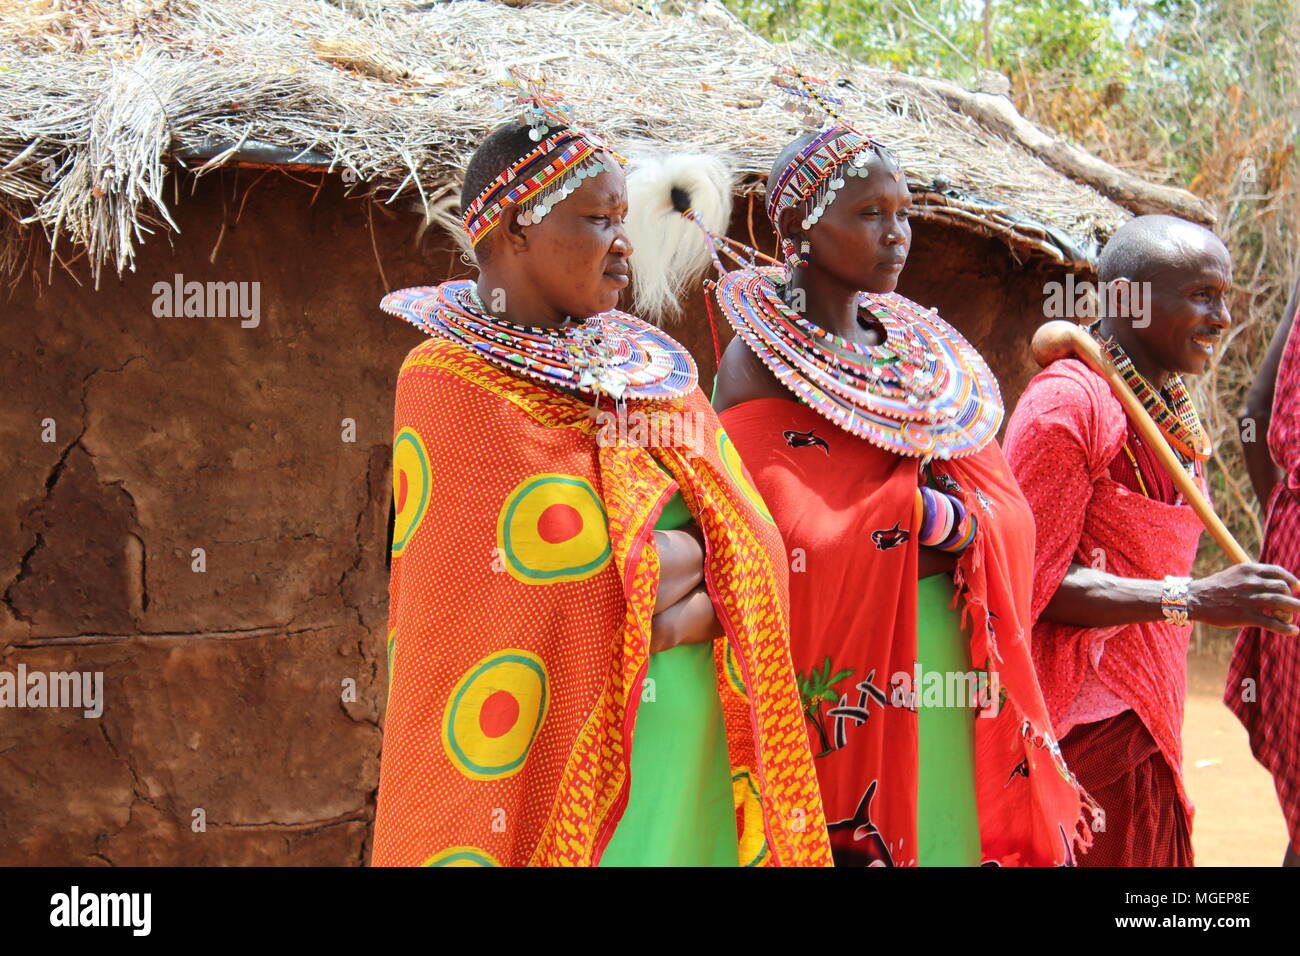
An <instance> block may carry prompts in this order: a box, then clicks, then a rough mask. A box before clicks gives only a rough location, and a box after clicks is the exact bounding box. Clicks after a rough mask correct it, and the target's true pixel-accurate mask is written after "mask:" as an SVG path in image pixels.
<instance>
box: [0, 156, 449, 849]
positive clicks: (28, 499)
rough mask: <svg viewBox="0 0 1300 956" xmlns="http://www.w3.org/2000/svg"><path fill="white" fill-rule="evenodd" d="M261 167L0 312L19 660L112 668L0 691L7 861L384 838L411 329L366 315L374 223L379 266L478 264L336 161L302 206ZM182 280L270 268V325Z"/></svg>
mask: <svg viewBox="0 0 1300 956" xmlns="http://www.w3.org/2000/svg"><path fill="white" fill-rule="evenodd" d="M259 175H260V172H258V171H249V170H242V171H238V172H236V171H235V170H226V171H222V172H220V173H216V174H213V175H211V176H209V177H205V178H204V179H202V180H200V181H199V183H198V186H197V189H196V191H195V193H194V195H192V196H190V195H186V196H185V197H184V198H183V200H182V202H181V203H180V204H179V206H178V207H177V212H176V214H177V215H178V217H179V218H178V223H179V225H180V227H181V230H182V231H181V233H180V234H179V235H172V236H168V235H156V236H154V237H153V238H152V239H151V240H150V241H149V242H148V243H147V245H146V246H145V247H144V249H143V251H142V256H141V258H140V262H139V267H138V271H137V272H135V273H134V274H131V273H128V274H126V275H125V276H123V277H122V278H121V279H120V280H119V279H117V278H115V277H112V278H110V277H109V276H108V275H106V276H105V279H104V282H103V285H102V287H101V289H100V290H99V291H98V292H96V291H94V290H93V289H92V288H91V286H90V284H89V282H87V280H86V279H85V277H84V274H83V275H82V282H83V283H84V284H82V285H78V284H77V283H76V282H74V281H73V280H72V279H70V278H69V277H68V276H67V275H66V273H64V272H63V271H62V270H60V269H57V268H56V269H55V271H54V274H53V281H52V282H51V284H50V285H48V286H45V276H46V272H45V263H44V262H43V261H40V260H38V262H37V263H36V268H37V269H38V270H39V271H40V274H41V282H40V285H41V294H39V295H38V294H37V285H36V283H35V282H34V281H33V279H32V277H31V275H30V274H29V275H28V276H26V277H25V278H24V279H23V281H22V282H21V284H20V285H19V287H18V288H17V290H16V293H15V295H14V296H13V297H12V298H11V299H10V300H9V301H7V302H5V303H4V304H3V305H2V306H0V313H2V314H3V320H2V321H0V325H2V327H3V329H4V336H3V348H2V350H0V362H2V369H0V379H2V380H3V382H4V392H5V395H6V400H5V401H4V402H3V404H0V433H3V435H4V436H5V438H4V447H5V449H6V451H7V452H8V454H7V455H5V456H4V458H3V459H2V460H0V487H2V488H3V489H4V493H5V494H4V497H5V499H6V501H7V502H8V503H9V506H8V507H6V508H3V509H0V594H2V595H3V601H2V602H0V670H5V671H9V672H11V673H14V672H16V671H17V669H18V666H19V665H20V664H23V665H25V666H26V668H27V670H28V672H32V671H92V672H93V671H98V672H102V674H103V686H104V691H103V696H104V705H103V714H102V716H101V717H99V718H98V719H95V718H85V717H83V716H82V713H81V712H80V711H77V712H73V711H71V710H68V709H50V708H31V709H12V708H6V709H3V710H0V807H2V808H3V813H0V864H38V863H39V864H85V863H90V864H93V863H96V862H98V863H103V864H107V863H109V862H111V863H114V864H119V865H121V864H135V865H140V864H162V863H205V864H207V863H222V864H257V863H293V864H347V863H358V862H361V861H362V860H363V859H364V858H365V856H366V853H367V850H366V845H367V841H368V834H369V828H370V821H371V819H372V816H373V806H374V792H375V790H376V787H377V781H378V765H379V747H380V732H379V722H380V719H381V711H382V707H383V701H384V696H385V693H386V683H385V682H386V664H385V653H386V648H385V639H384V638H385V630H386V614H387V594H386V586H387V572H386V570H385V566H384V557H385V556H384V548H385V523H386V520H387V517H388V501H389V488H390V487H391V486H390V478H389V467H390V440H391V430H392V421H393V406H392V399H393V389H394V385H395V382H396V377H397V371H398V366H399V364H400V362H401V359H402V357H403V355H404V354H405V353H406V352H407V351H408V350H409V349H410V348H412V347H413V346H414V345H416V344H417V343H418V342H419V341H420V340H421V334H420V333H419V332H418V331H417V330H416V329H414V328H411V327H409V326H406V325H404V324H403V323H401V322H398V321H397V320H394V319H391V318H388V317H386V316H384V315H383V314H382V313H380V312H379V311H378V310H377V308H376V303H377V302H378V300H379V298H380V296H381V295H382V293H383V292H384V291H386V290H385V283H384V281H383V280H381V278H380V274H379V269H378V267H377V265H376V253H375V249H374V248H372V242H371V233H370V226H369V223H370V222H371V221H372V222H373V225H374V245H375V247H376V248H377V249H378V253H379V256H380V258H381V259H382V262H383V268H384V271H385V273H386V275H387V282H388V284H389V285H390V286H393V287H396V286H401V285H414V284H418V283H420V282H424V281H428V280H429V279H430V277H438V278H441V277H445V276H447V275H449V274H451V273H452V272H453V270H455V269H456V268H462V269H463V266H461V265H460V264H459V263H458V262H457V261H456V259H455V257H454V256H453V254H452V252H451V251H450V248H449V245H448V244H446V243H442V244H439V243H438V242H436V241H435V242H431V243H429V244H428V245H427V246H426V248H425V249H424V250H423V251H420V250H417V249H416V247H415V246H414V244H413V235H414V232H415V224H416V222H417V220H416V217H415V216H414V214H413V213H396V214H393V215H392V216H391V218H390V216H389V215H385V214H384V212H382V211H380V210H377V209H373V210H370V211H369V215H368V214H367V208H366V206H367V203H365V202H364V201H360V200H356V199H346V198H344V196H343V192H342V189H343V187H342V185H341V184H340V183H339V182H338V181H337V179H332V180H327V181H326V182H325V184H324V186H323V188H322V189H321V191H320V193H319V195H317V196H316V197H315V199H314V201H313V194H312V192H311V191H310V190H307V189H304V188H303V186H301V185H299V184H298V183H296V182H293V181H292V180H290V179H288V178H286V177H284V176H282V175H280V174H279V173H271V174H270V175H267V176H266V177H265V178H264V179H262V180H261V181H260V182H259V183H258V184H257V185H256V186H252V183H253V181H254V180H256V179H257V177H258V176H259ZM250 186H252V188H251V189H250V188H249V187H250ZM223 229H224V234H223ZM61 255H63V256H64V258H65V259H66V258H68V252H67V250H66V249H64V250H61ZM177 274H180V275H182V276H183V277H184V281H186V282H189V281H197V282H201V283H206V282H209V281H212V282H222V283H225V282H231V281H234V282H250V283H259V284H260V286H259V289H260V302H259V305H260V322H259V323H258V324H257V325H256V327H247V328H246V327H243V326H242V324H241V319H240V318H238V317H228V318H221V317H211V316H210V317H204V318H199V317H185V316H183V315H182V316H174V317H166V316H158V315H156V314H155V308H154V303H155V300H156V295H155V292H154V284H155V283H156V282H160V281H161V282H166V283H172V282H173V281H174V276H175V275H177ZM349 419H350V420H351V422H352V423H353V427H354V429H355V434H354V435H350V434H349V433H348V432H349V425H348V423H347V422H346V421H345V420H349ZM49 421H52V422H53V425H54V439H55V440H53V441H43V440H42V437H47V436H48V431H47V430H46V429H47V426H46V425H43V424H42V423H43V422H45V423H47V424H48V422H49ZM43 432H44V433H45V434H44V435H43ZM350 438H353V439H354V440H348V439H350ZM196 549H202V550H201V552H200V551H197V550H196ZM349 682H351V683H349Z"/></svg>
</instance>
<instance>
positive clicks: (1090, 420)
mask: <svg viewBox="0 0 1300 956" xmlns="http://www.w3.org/2000/svg"><path fill="white" fill-rule="evenodd" d="M1126 431H1127V420H1126V418H1125V415H1124V408H1123V406H1122V405H1120V403H1119V399H1117V398H1115V396H1114V395H1113V394H1112V393H1111V391H1110V388H1109V386H1107V384H1106V381H1105V379H1103V378H1102V377H1101V376H1100V375H1098V374H1096V373H1095V372H1093V371H1092V370H1091V369H1089V368H1088V367H1087V366H1086V365H1084V364H1083V363H1082V362H1080V361H1078V360H1077V359H1065V360H1062V361H1059V362H1054V363H1052V365H1050V366H1048V367H1047V368H1046V369H1044V370H1043V371H1042V372H1040V373H1038V375H1036V376H1035V377H1034V378H1033V380H1032V381H1031V382H1030V383H1029V385H1028V387H1027V388H1026V389H1025V392H1024V394H1023V395H1021V397H1020V403H1019V404H1018V405H1017V406H1016V410H1015V412H1014V413H1013V414H1012V416H1011V420H1010V421H1009V422H1008V423H1007V435H1006V451H1007V461H1008V462H1009V463H1010V465H1011V470H1012V471H1013V472H1014V473H1015V476H1016V478H1017V479H1018V480H1019V482H1020V487H1021V489H1022V490H1023V491H1024V494H1025V498H1026V499H1027V500H1028V501H1029V506H1030V508H1032V509H1033V512H1034V519H1035V523H1036V524H1037V526H1038V543H1037V547H1036V549H1035V556H1034V600H1033V617H1032V620H1033V621H1035V622H1036V623H1035V624H1034V631H1033V647H1034V666H1035V667H1036V668H1037V670H1038V676H1039V681H1040V682H1041V684H1042V687H1043V697H1044V699H1045V700H1046V701H1047V709H1048V711H1049V712H1050V713H1051V716H1052V722H1053V725H1054V726H1055V728H1056V732H1057V733H1058V734H1059V735H1061V736H1064V734H1065V733H1066V732H1067V731H1068V730H1069V728H1068V727H1065V726H1063V720H1064V718H1065V716H1066V714H1067V713H1068V711H1069V708H1070V705H1071V704H1072V703H1073V702H1074V699H1075V697H1076V696H1077V695H1078V693H1079V688H1080V686H1081V685H1082V684H1083V681H1084V678H1085V676H1086V675H1087V672H1088V668H1089V660H1090V659H1095V658H1096V657H1097V656H1098V655H1100V656H1101V660H1100V664H1099V665H1098V669H1097V675H1098V677H1099V678H1100V679H1101V681H1102V683H1103V684H1105V686H1106V687H1107V688H1108V689H1109V690H1111V691H1112V692H1113V693H1114V694H1116V695H1117V696H1118V697H1120V698H1121V699H1122V700H1123V701H1124V702H1125V703H1126V704H1128V705H1129V706H1130V707H1132V708H1133V710H1134V711H1135V712H1136V713H1137V715H1138V716H1139V717H1141V718H1142V723H1143V724H1145V725H1146V728H1147V730H1149V731H1150V732H1151V736H1152V737H1153V738H1155V741H1156V744H1157V745H1158V746H1159V748H1160V752H1161V754H1162V755H1163V756H1164V758H1165V760H1166V761H1168V763H1169V766H1170V767H1172V768H1173V770H1174V773H1175V774H1176V776H1177V780H1178V792H1179V796H1180V797H1181V798H1182V800H1183V804H1184V807H1185V808H1186V810H1187V814H1188V819H1189V821H1190V819H1191V813H1192V806H1191V803H1190V801H1188V799H1187V794H1186V791H1185V790H1184V788H1183V779H1182V740H1181V734H1182V724H1183V699H1184V697H1185V695H1186V685H1187V641H1188V636H1189V631H1190V629H1189V628H1176V627H1172V626H1170V625H1168V624H1165V623H1164V622H1163V621H1162V622H1160V623H1150V624H1132V625H1126V626H1115V627H1073V626H1070V625H1066V624H1056V623H1053V622H1051V621H1044V620H1040V619H1039V615H1040V614H1042V611H1043V608H1045V607H1046V606H1047V604H1048V602H1050V601H1051V599H1052V597H1053V595H1055V594H1056V590H1057V588H1058V587H1060V585H1061V581H1062V580H1063V579H1064V577H1065V573H1066V571H1068V570H1069V567H1070V565H1071V564H1072V563H1074V564H1082V565H1087V566H1090V567H1096V568H1098V569H1100V570H1105V571H1108V572H1110V573H1111V574H1117V575H1120V576H1121V577H1126V578H1145V579H1156V580H1158V579H1161V578H1163V577H1165V575H1169V574H1173V575H1190V574H1191V570H1192V563H1193V561H1194V560H1195V559H1196V545H1197V541H1198V540H1199V539H1200V536H1201V523H1200V521H1199V519H1198V518H1197V517H1196V513H1195V512H1194V511H1192V509H1191V508H1190V507H1189V506H1187V505H1186V504H1176V505H1171V504H1165V503H1163V502H1160V501H1155V500H1153V499H1151V498H1147V497H1145V496H1143V495H1140V494H1136V493H1134V492H1132V491H1130V490H1129V489H1127V488H1125V487H1124V486H1123V485H1121V484H1120V483H1119V482H1117V481H1115V480H1114V479H1113V478H1112V477H1111V475H1110V471H1109V469H1110V463H1111V461H1112V460H1113V459H1114V458H1115V456H1116V455H1117V454H1120V449H1121V448H1122V446H1123V444H1124V436H1125V434H1126ZM1202 487H1203V489H1204V485H1202ZM1103 651H1104V653H1103Z"/></svg>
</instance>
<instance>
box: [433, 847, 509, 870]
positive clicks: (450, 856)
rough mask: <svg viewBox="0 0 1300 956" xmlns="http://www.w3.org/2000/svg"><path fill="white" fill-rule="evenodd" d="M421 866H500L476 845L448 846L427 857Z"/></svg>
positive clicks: (490, 855) (489, 854)
mask: <svg viewBox="0 0 1300 956" xmlns="http://www.w3.org/2000/svg"><path fill="white" fill-rule="evenodd" d="M420 865H421V866H500V865H501V864H500V863H498V862H497V861H496V858H495V857H493V856H492V854H491V853H488V852H487V851H486V850H480V849H479V848H478V847H476V846H449V847H447V849H445V850H442V851H441V852H439V853H435V854H434V855H433V856H431V857H429V858H428V859H427V860H425V861H424V862H423V863H421V864H420Z"/></svg>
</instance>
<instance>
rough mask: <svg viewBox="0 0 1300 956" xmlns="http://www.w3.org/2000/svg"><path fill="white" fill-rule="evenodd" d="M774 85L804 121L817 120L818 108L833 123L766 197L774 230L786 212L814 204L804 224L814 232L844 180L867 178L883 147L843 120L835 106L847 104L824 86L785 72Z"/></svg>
mask: <svg viewBox="0 0 1300 956" xmlns="http://www.w3.org/2000/svg"><path fill="white" fill-rule="evenodd" d="M772 82H773V83H774V84H775V85H776V86H778V87H780V88H781V89H782V90H784V91H785V92H786V93H788V94H789V95H790V96H791V97H792V103H791V108H792V109H794V110H796V111H799V112H802V113H803V114H804V116H805V118H809V117H811V118H814V119H815V118H816V110H815V109H814V108H813V107H814V105H815V106H816V107H818V108H820V110H821V111H822V113H824V114H825V116H827V117H829V118H830V119H831V121H832V122H831V125H829V126H828V127H826V128H825V129H823V130H822V131H821V132H819V133H818V134H817V135H816V136H815V137H813V139H812V140H810V141H809V142H808V144H807V145H805V146H804V147H803V148H802V149H801V150H799V152H798V153H796V154H795V156H794V158H793V159H792V160H790V162H789V163H788V164H787V165H786V167H785V169H783V170H782V171H781V175H780V176H779V177H777V181H776V183H775V185H774V186H773V189H772V191H771V193H770V194H769V195H768V197H767V215H768V218H769V219H771V220H772V224H773V225H776V224H777V222H778V217H779V216H780V214H781V211H782V210H784V209H786V208H788V207H790V206H797V205H799V204H800V203H803V202H809V207H808V209H807V211H806V214H805V216H804V220H803V223H802V225H803V228H804V229H810V228H812V227H813V226H814V225H816V223H817V221H818V220H819V219H821V217H822V214H823V213H824V212H825V211H826V207H827V206H829V205H830V204H831V203H832V202H834V200H835V196H836V191H837V190H839V189H842V188H843V186H844V177H845V176H865V175H867V172H866V170H865V167H866V165H867V163H868V162H869V161H870V159H871V155H870V154H871V153H872V152H875V153H878V154H881V155H883V151H884V147H883V146H882V145H881V144H880V143H878V142H876V141H875V140H874V139H872V138H871V137H870V136H867V135H866V134H865V133H861V132H859V131H858V130H856V129H854V128H853V127H852V126H851V125H850V124H849V123H848V121H847V120H845V119H844V118H843V117H842V116H840V114H839V113H838V112H837V111H836V109H835V107H836V106H840V105H843V104H842V101H841V100H839V99H837V98H836V97H833V96H830V95H829V94H828V93H826V92H825V91H824V90H823V89H821V87H824V86H825V83H823V82H822V81H820V80H815V79H812V78H811V77H806V76H804V75H803V74H802V73H799V72H798V71H797V70H794V69H791V68H790V67H786V68H785V69H784V70H782V71H781V72H780V73H778V74H777V75H776V76H774V77H772Z"/></svg>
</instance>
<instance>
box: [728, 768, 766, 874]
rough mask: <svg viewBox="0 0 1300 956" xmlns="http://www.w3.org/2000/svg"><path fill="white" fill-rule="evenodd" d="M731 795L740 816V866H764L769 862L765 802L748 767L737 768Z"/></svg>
mask: <svg viewBox="0 0 1300 956" xmlns="http://www.w3.org/2000/svg"><path fill="white" fill-rule="evenodd" d="M735 770H736V772H735V773H734V774H732V776H731V795H732V799H733V800H734V802H735V805H736V812H737V813H738V814H739V815H740V844H739V850H740V865H741V866H762V865H763V863H764V861H766V860H767V855H768V849H767V834H766V832H764V828H763V802H762V798H760V797H759V795H758V788H756V787H755V786H754V779H753V777H751V776H750V773H749V768H748V767H736V768H735Z"/></svg>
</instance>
